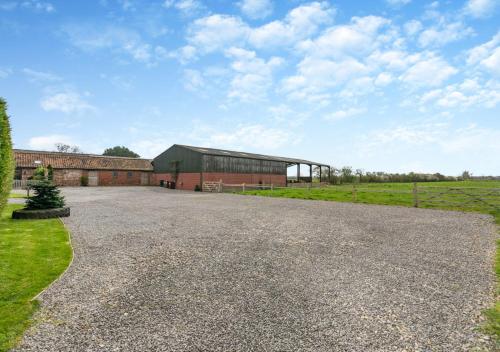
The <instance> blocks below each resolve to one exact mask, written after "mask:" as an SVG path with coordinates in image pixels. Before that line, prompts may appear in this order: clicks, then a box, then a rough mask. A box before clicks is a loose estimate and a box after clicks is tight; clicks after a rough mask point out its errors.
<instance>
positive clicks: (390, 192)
mask: <svg viewBox="0 0 500 352" xmlns="http://www.w3.org/2000/svg"><path fill="white" fill-rule="evenodd" d="M413 187H414V185H413V183H365V184H356V185H354V186H353V185H350V184H349V185H338V186H329V187H325V188H311V189H307V188H278V189H274V190H251V191H246V192H240V193H241V194H247V195H259V196H268V197H286V198H299V199H312V200H326V201H338V202H353V201H355V202H357V203H366V204H383V205H399V206H408V207H412V206H414V205H415V198H414V194H413ZM417 190H418V193H417V194H418V203H419V204H418V205H419V207H421V208H435V209H449V210H459V211H474V212H481V213H486V214H491V215H493V216H494V217H495V220H496V222H497V224H499V225H500V181H457V182H425V183H418V184H417ZM442 193H444V194H442ZM495 270H496V274H497V292H496V295H497V296H496V304H495V306H494V307H492V308H491V309H488V310H487V311H485V315H486V317H487V321H488V322H487V324H485V326H483V329H484V330H485V331H486V332H488V333H489V334H491V335H492V336H494V338H496V339H497V341H498V343H499V344H500V240H498V241H497V255H496V262H495Z"/></svg>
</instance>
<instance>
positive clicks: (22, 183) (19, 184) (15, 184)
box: [12, 180, 39, 189]
mask: <svg viewBox="0 0 500 352" xmlns="http://www.w3.org/2000/svg"><path fill="white" fill-rule="evenodd" d="M37 182H39V181H36V180H14V181H12V189H27V188H29V186H32V185H34V184H36V183H37Z"/></svg>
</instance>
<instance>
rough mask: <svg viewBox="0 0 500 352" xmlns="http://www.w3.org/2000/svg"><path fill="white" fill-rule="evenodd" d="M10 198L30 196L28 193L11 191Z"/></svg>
mask: <svg viewBox="0 0 500 352" xmlns="http://www.w3.org/2000/svg"><path fill="white" fill-rule="evenodd" d="M9 198H28V196H27V195H26V194H21V193H14V192H11V193H10V194H9Z"/></svg>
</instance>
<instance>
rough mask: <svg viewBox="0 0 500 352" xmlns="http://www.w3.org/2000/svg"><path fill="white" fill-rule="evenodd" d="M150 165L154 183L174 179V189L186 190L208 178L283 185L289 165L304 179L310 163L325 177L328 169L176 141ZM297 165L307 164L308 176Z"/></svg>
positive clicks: (310, 176)
mask: <svg viewBox="0 0 500 352" xmlns="http://www.w3.org/2000/svg"><path fill="white" fill-rule="evenodd" d="M152 164H153V168H154V176H153V179H154V184H160V183H162V182H167V181H168V182H175V184H176V188H178V189H185V190H194V189H195V187H196V186H199V187H202V185H203V183H204V182H207V181H215V182H217V181H222V182H223V183H227V184H241V183H246V184H259V183H260V184H273V185H275V186H286V185H287V182H288V180H287V170H288V168H289V167H291V166H296V167H297V178H296V180H304V181H307V182H310V180H311V178H312V168H313V165H314V166H318V167H319V169H320V170H321V171H320V172H322V171H323V170H324V171H325V173H324V174H322V175H321V176H324V177H325V178H326V176H327V175H328V174H329V172H330V167H329V166H328V165H325V164H321V163H317V162H312V161H309V160H302V159H293V158H283V157H277V156H270V155H261V154H251V153H243V152H236V151H230V150H222V149H212V148H201V147H192V146H186V145H178V144H174V145H173V146H172V147H170V148H169V149H167V150H166V151H164V152H163V153H162V154H160V155H158V156H157V157H156V158H154V159H153V162H152ZM300 165H308V166H309V172H310V174H309V177H307V178H304V177H301V176H300ZM325 168H326V170H325ZM320 178H321V177H320Z"/></svg>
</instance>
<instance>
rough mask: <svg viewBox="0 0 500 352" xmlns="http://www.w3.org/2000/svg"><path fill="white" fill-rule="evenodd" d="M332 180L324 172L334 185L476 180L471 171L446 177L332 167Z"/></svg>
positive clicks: (324, 175) (325, 179)
mask: <svg viewBox="0 0 500 352" xmlns="http://www.w3.org/2000/svg"><path fill="white" fill-rule="evenodd" d="M330 175H331V176H330V180H328V171H325V169H323V170H322V178H321V181H323V182H330V183H332V184H343V183H384V182H436V181H463V180H470V179H476V177H474V176H472V174H471V173H470V172H469V171H467V170H466V171H464V172H462V174H461V175H460V176H446V175H443V174H441V173H434V174H426V173H417V172H409V173H389V172H384V171H374V172H370V171H364V170H363V169H353V168H352V167H351V166H344V167H342V168H336V167H333V166H332V167H331V174H330ZM313 177H314V178H315V179H316V180H318V181H319V167H315V168H314V169H313Z"/></svg>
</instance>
